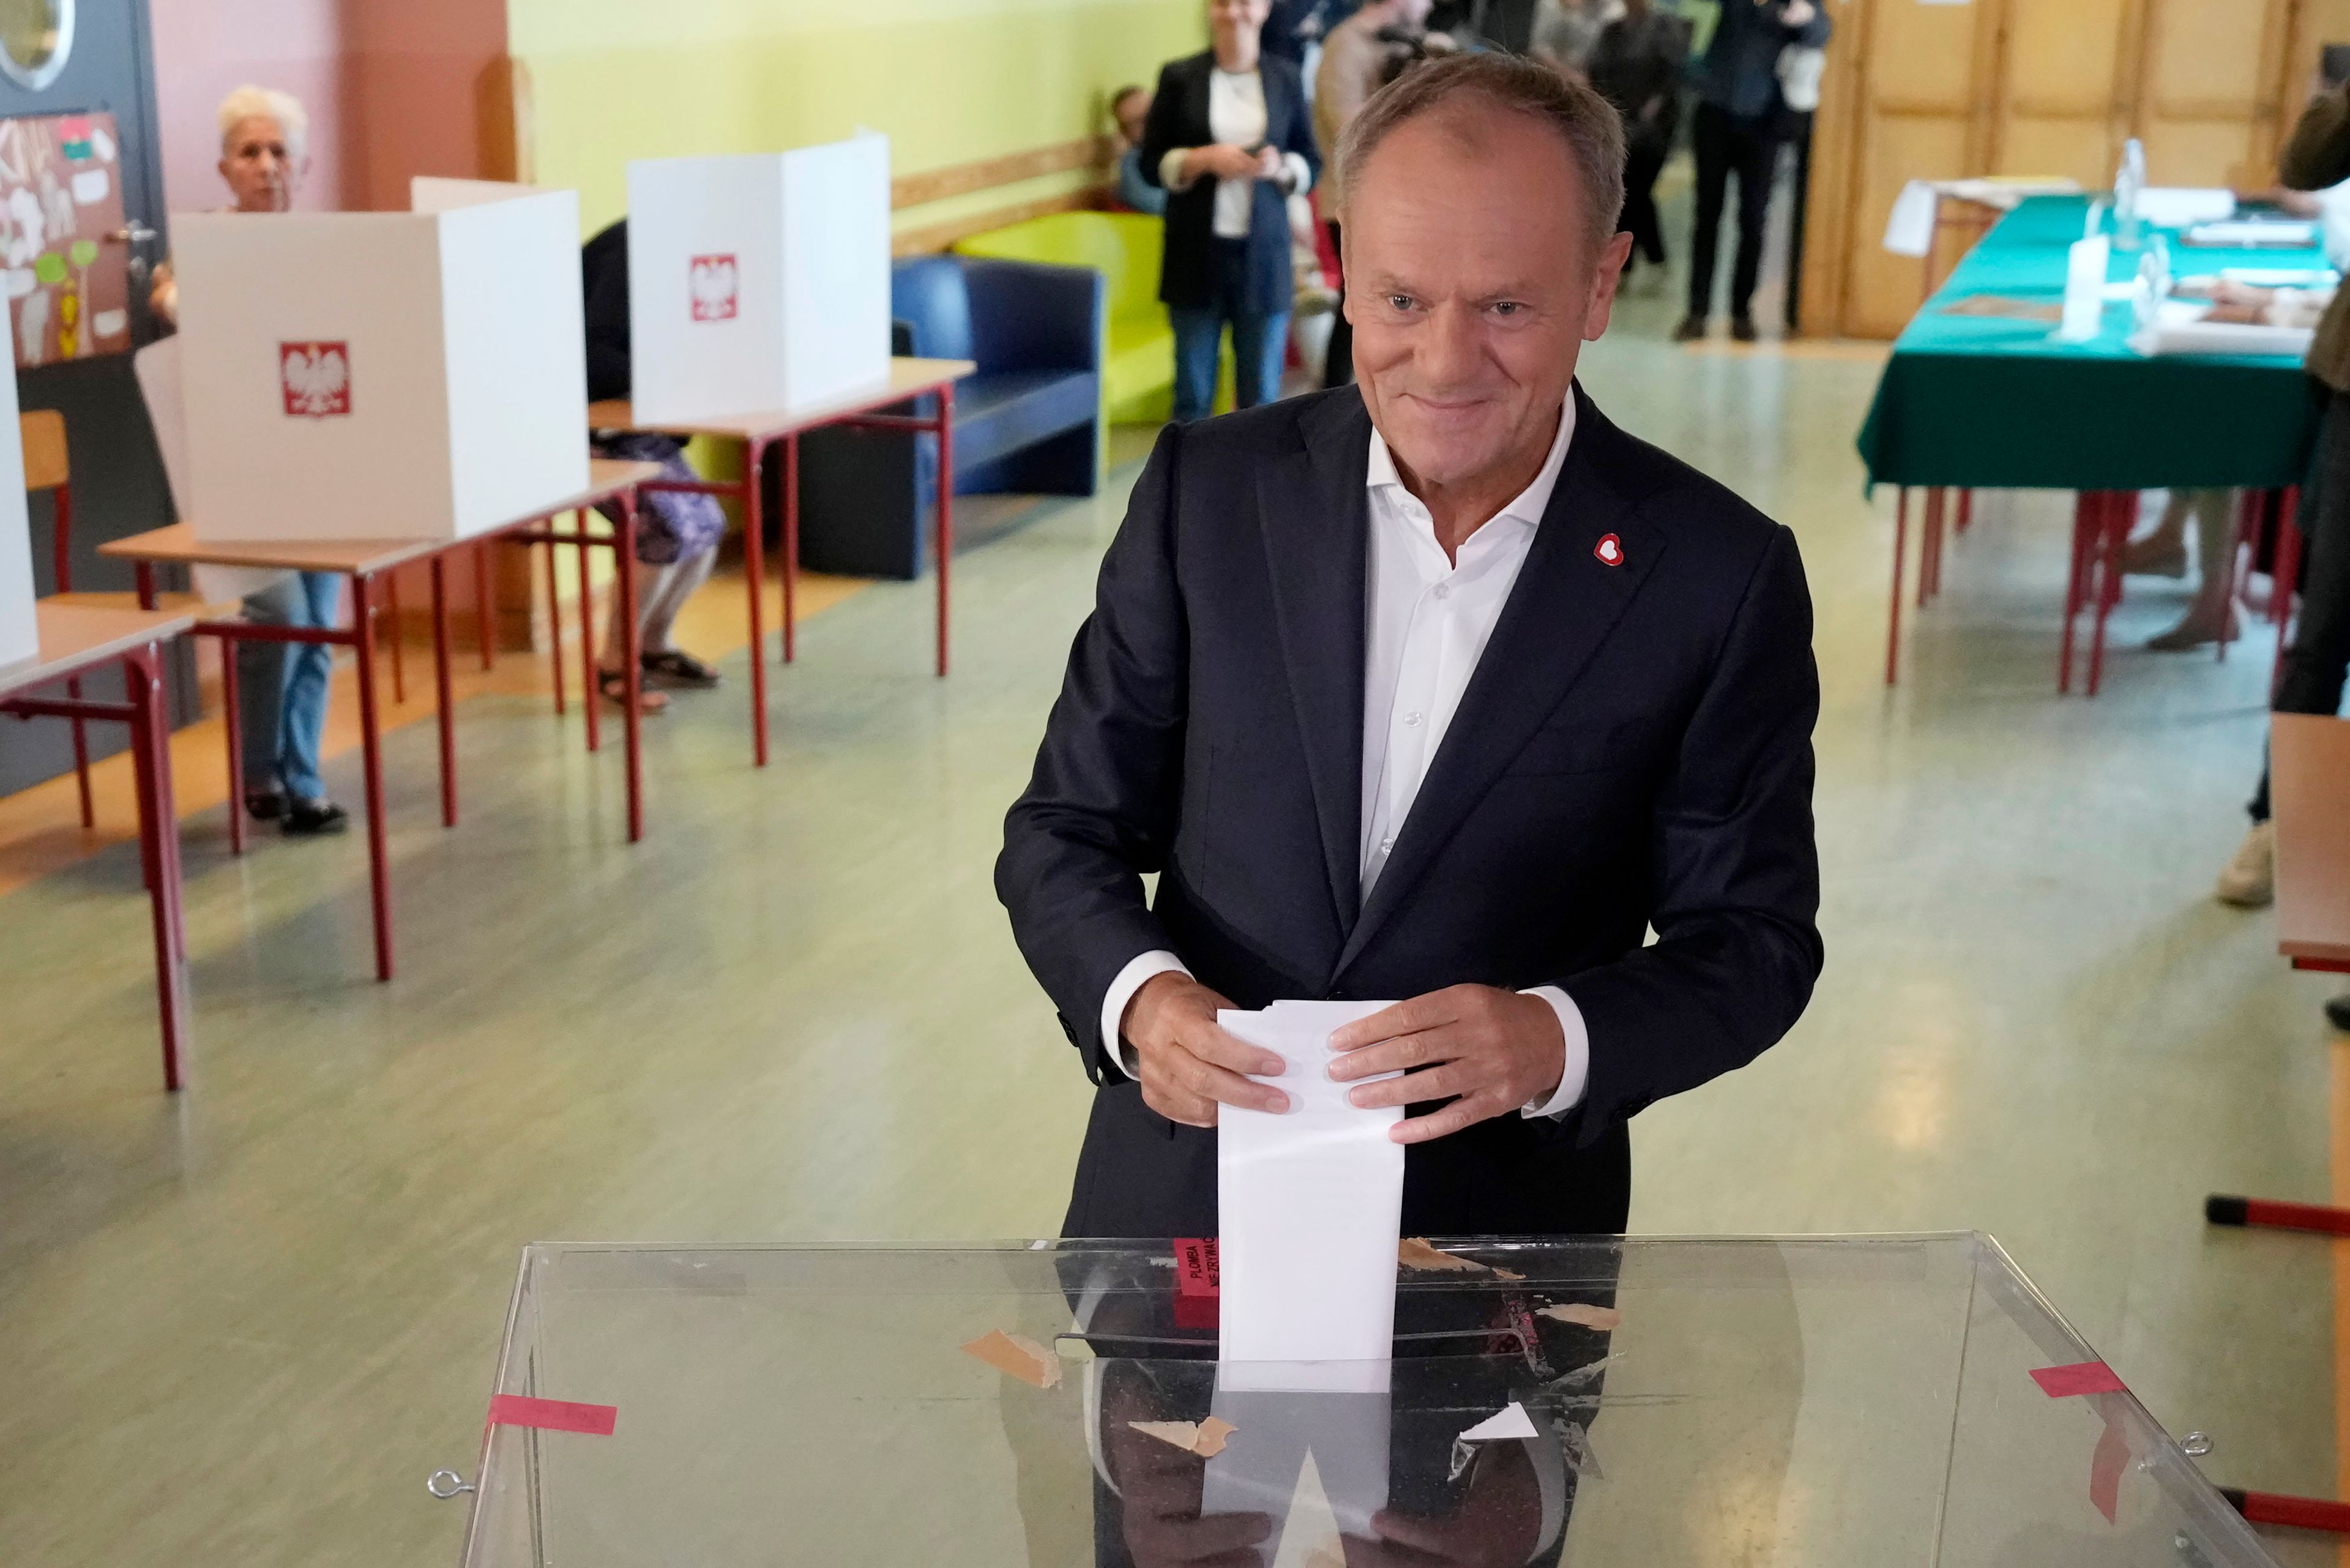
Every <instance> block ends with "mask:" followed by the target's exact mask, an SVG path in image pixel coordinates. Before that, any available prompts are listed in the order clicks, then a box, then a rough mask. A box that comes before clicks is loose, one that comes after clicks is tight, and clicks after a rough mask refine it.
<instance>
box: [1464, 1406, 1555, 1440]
mask: <svg viewBox="0 0 2350 1568" xmlns="http://www.w3.org/2000/svg"><path fill="white" fill-rule="evenodd" d="M1541 1435H1542V1434H1541V1433H1539V1432H1537V1431H1535V1430H1534V1417H1532V1416H1529V1415H1527V1414H1526V1407H1524V1406H1523V1405H1521V1404H1519V1403H1518V1402H1517V1401H1516V1400H1515V1399H1513V1400H1511V1401H1510V1403H1509V1405H1508V1407H1506V1408H1504V1409H1503V1410H1502V1411H1501V1412H1500V1413H1499V1414H1498V1415H1492V1416H1488V1417H1485V1418H1484V1419H1483V1420H1482V1421H1480V1422H1478V1423H1477V1424H1476V1425H1475V1426H1473V1427H1471V1428H1469V1429H1468V1430H1467V1431H1465V1432H1463V1433H1461V1441H1462V1442H1464V1443H1487V1442H1492V1441H1495V1440H1497V1439H1499V1438H1538V1437H1540V1436H1541Z"/></svg>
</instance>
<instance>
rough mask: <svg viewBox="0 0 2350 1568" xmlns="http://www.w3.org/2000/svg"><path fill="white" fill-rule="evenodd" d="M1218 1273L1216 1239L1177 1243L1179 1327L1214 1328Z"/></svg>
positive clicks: (1188, 1239)
mask: <svg viewBox="0 0 2350 1568" xmlns="http://www.w3.org/2000/svg"><path fill="white" fill-rule="evenodd" d="M1216 1303H1217V1272H1216V1239H1215V1238H1214V1237H1212V1236H1209V1237H1205V1238H1202V1237H1198V1236H1191V1237H1186V1238H1184V1239H1182V1240H1180V1241H1177V1242H1176V1243H1175V1326H1176V1327H1178V1328H1214V1327H1216V1326H1217V1324H1218V1322H1219V1319H1218V1318H1217V1315H1216Z"/></svg>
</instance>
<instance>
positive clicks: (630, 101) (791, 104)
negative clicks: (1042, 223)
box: [508, 0, 1206, 233]
mask: <svg viewBox="0 0 2350 1568" xmlns="http://www.w3.org/2000/svg"><path fill="white" fill-rule="evenodd" d="M508 28H509V38H510V43H509V47H510V48H511V50H512V52H513V54H514V55H515V57H516V58H517V59H520V60H521V61H523V62H524V64H525V66H526V67H528V70H529V75H530V83H531V92H532V97H533V99H534V107H533V112H532V117H531V119H532V134H533V144H534V149H535V153H536V179H537V181H538V182H539V183H541V184H544V185H555V186H566V185H568V186H575V187H577V190H578V192H579V197H580V217H581V219H582V221H583V223H585V224H586V227H587V231H588V232H591V233H592V232H593V231H595V230H596V229H598V228H601V227H602V226H603V225H604V224H606V223H609V222H610V221H611V220H613V219H614V218H616V217H619V215H620V213H622V211H623V210H624V209H625V207H626V205H627V168H628V163H629V160H630V159H632V158H671V157H686V156H692V155H697V154H704V153H726V152H758V151H781V150H783V149H785V148H789V147H798V146H805V145H806V144H808V143H810V142H816V141H828V140H835V139H837V138H839V137H843V136H847V135H850V134H852V133H853V132H855V131H856V130H858V129H860V128H863V129H869V130H879V131H883V132H886V133H887V134H888V135H889V139H890V161H891V165H892V168H893V170H894V171H895V172H897V173H899V174H909V173H918V172H920V171H923V170H927V169H935V168H941V167H943V166H946V165H951V164H956V163H967V162H970V161H974V160H977V159H983V158H991V157H995V156H998V155H1000V154H1003V153H1008V152H1019V151H1026V150H1028V149H1031V148H1036V147H1045V146H1051V145H1054V144H1056V143H1060V142H1066V141H1070V140H1076V138H1078V137H1081V136H1086V135H1088V134H1092V133H1094V132H1096V131H1098V130H1100V129H1102V117H1101V104H1102V99H1103V98H1104V97H1105V96H1106V95H1107V93H1108V92H1109V91H1110V90H1111V89H1113V88H1117V87H1118V85H1119V84H1121V83H1123V82H1127V81H1141V82H1145V83H1148V82H1149V81H1151V80H1152V79H1154V78H1155V77H1156V74H1157V71H1158V67H1159V65H1160V64H1161V63H1163V62H1164V61H1166V60H1169V59H1171V58H1173V57H1176V56H1178V55H1183V54H1189V53H1191V52H1193V51H1195V50H1197V49H1200V48H1201V47H1204V46H1205V43H1206V26H1205V22H1204V20H1203V8H1202V5H1201V0H847V4H840V3H837V0H668V3H666V4H648V3H646V0H509V5H508ZM1085 179H1086V176H1085V175H1083V174H1079V173H1074V172H1073V173H1069V174H1061V175H1051V176H1046V177H1045V178H1044V179H1041V180H1034V181H1028V182H1024V183H1022V184H1018V185H1010V186H1002V187H998V188H997V189H995V190H993V191H989V192H980V193H978V194H976V195H972V196H964V197H960V198H955V199H951V200H949V201H945V202H932V203H930V204H929V205H926V206H922V207H916V208H909V209H906V210H903V211H901V212H900V213H899V214H898V223H899V226H900V227H901V228H903V227H920V226H926V225H928V224H931V223H943V222H948V221H951V220H952V219H954V218H957V217H960V216H962V215H965V214H967V213H972V212H984V211H986V210H989V209H991V208H995V207H1003V206H1008V205H1010V204H1012V203H1013V202H1022V201H1028V200H1032V199H1035V198H1037V197H1041V196H1046V195H1052V194H1055V193H1058V192H1064V191H1067V190H1071V189H1074V188H1075V187H1076V186H1077V185H1078V184H1080V183H1082V182H1084V181H1085Z"/></svg>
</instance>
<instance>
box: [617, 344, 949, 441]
mask: <svg viewBox="0 0 2350 1568" xmlns="http://www.w3.org/2000/svg"><path fill="white" fill-rule="evenodd" d="M976 369H979V367H978V366H977V365H976V364H974V363H973V362H972V361H971V360H969V359H908V358H891V359H890V361H889V379H888V380H887V381H884V382H882V383H880V384H879V385H878V386H872V387H868V388H866V389H864V390H863V391H858V392H849V393H846V394H844V395H843V396H840V397H837V398H827V399H826V400H824V401H823V402H821V403H816V404H812V405H811V406H809V407H807V408H805V409H797V410H793V411H792V412H790V413H785V412H783V411H782V410H775V411H772V412H767V413H752V414H730V415H727V416H725V417H723V418H714V419H706V420H679V421H675V422H673V423H670V424H652V425H640V424H639V423H638V422H637V415H636V410H635V409H634V408H633V407H632V406H631V405H630V404H629V401H628V400H627V399H625V398H613V399H610V400H607V401H604V402H600V403H590V404H588V405H587V428H588V429H589V430H591V431H648V432H650V433H651V434H654V435H708V436H725V437H727V438H729V439H731V440H733V441H773V440H775V438H776V437H778V436H787V435H791V434H794V433H795V432H796V431H805V430H813V429H815V428H816V426H818V425H824V424H829V423H831V422H832V421H834V420H837V419H842V418H845V417H847V415H850V414H863V413H870V412H872V411H873V410H875V409H885V408H888V407H889V405H890V404H891V403H902V402H904V401H905V400H907V399H908V398H912V397H919V396H920V394H922V393H924V392H935V391H937V390H938V389H940V388H941V387H942V386H945V385H946V384H947V383H948V382H950V381H960V380H962V379H963V378H964V377H965V376H968V375H970V374H971V373H972V371H973V370H976Z"/></svg>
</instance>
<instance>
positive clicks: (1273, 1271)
mask: <svg viewBox="0 0 2350 1568" xmlns="http://www.w3.org/2000/svg"><path fill="white" fill-rule="evenodd" d="M1388 1005H1389V1004H1388V1003H1387V1002H1275V1003H1274V1005H1273V1006H1272V1007H1270V1008H1267V1009H1266V1010H1264V1011H1263V1012H1219V1013H1218V1014H1217V1015H1216V1022H1217V1023H1218V1024H1220V1025H1221V1026H1222V1028H1224V1029H1225V1030H1226V1031H1228V1032H1229V1033H1232V1034H1234V1035H1236V1036H1238V1037H1239V1038H1240V1039H1243V1040H1245V1041H1247V1042H1248V1043H1249V1044H1253V1045H1259V1046H1263V1048H1264V1049H1266V1050H1268V1051H1272V1052H1274V1053H1275V1054H1278V1055H1279V1056H1280V1057H1281V1058H1282V1059H1283V1061H1284V1064H1286V1069H1285V1071H1284V1072H1283V1073H1282V1074H1281V1075H1280V1076H1279V1077H1277V1078H1267V1079H1264V1080H1263V1082H1266V1083H1270V1084H1274V1085H1278V1086H1279V1087H1280V1088H1281V1089H1282V1090H1283V1091H1284V1093H1286V1094H1287V1095H1288V1096H1289V1100H1290V1108H1289V1109H1288V1110H1287V1111H1286V1112H1284V1113H1282V1114H1280V1115H1277V1116H1276V1115H1274V1114H1272V1113H1269V1112H1264V1111H1248V1110H1240V1109H1236V1108H1234V1107H1232V1106H1224V1107H1222V1111H1221V1112H1220V1114H1219V1115H1218V1116H1217V1124H1216V1201H1217V1210H1218V1215H1219V1223H1218V1229H1219V1231H1220V1232H1221V1234H1220V1236H1219V1241H1218V1264H1219V1273H1220V1276H1221V1278H1220V1282H1219V1299H1218V1302H1217V1316H1218V1321H1219V1324H1220V1327H1219V1330H1218V1334H1219V1359H1220V1360H1221V1361H1222V1369H1221V1371H1220V1373H1219V1375H1218V1376H1219V1386H1222V1387H1226V1388H1240V1389H1320V1390H1326V1391H1332V1392H1340V1391H1351V1392H1356V1393H1374V1392H1376V1393H1382V1394H1383V1393H1385V1392H1386V1390H1387V1387H1388V1359H1389V1357H1390V1355H1392V1354H1393V1351H1394V1342H1395V1292H1396V1245H1397V1243H1398V1241H1399V1240H1400V1238H1401V1236H1402V1216H1403V1146H1402V1145H1401V1144H1399V1143H1397V1142H1395V1141H1394V1140H1393V1139H1391V1138H1389V1137H1388V1128H1390V1127H1393V1126H1394V1125H1395V1124H1396V1123H1397V1122H1399V1121H1400V1120H1402V1119H1403V1107H1402V1106H1386V1107H1383V1108H1380V1109H1378V1110H1365V1109H1362V1108H1361V1107H1359V1106H1356V1105H1354V1104H1352V1103H1350V1102H1349V1101H1348V1100H1347V1093H1348V1091H1349V1090H1351V1089H1352V1088H1353V1087H1354V1085H1352V1084H1341V1083H1338V1082H1336V1081H1335V1080H1334V1079H1332V1078H1331V1076H1330V1074H1329V1067H1330V1056H1331V1053H1330V1034H1331V1033H1332V1031H1334V1030H1336V1029H1338V1028H1340V1027H1341V1026H1343V1025H1345V1024H1347V1023H1353V1022H1354V1021H1355V1020H1356V1019H1357V1018H1362V1017H1366V1016H1367V1015H1369V1014H1370V1013H1373V1012H1378V1011H1379V1010H1380V1009H1381V1008H1383V1007H1386V1006H1388Z"/></svg>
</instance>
